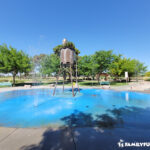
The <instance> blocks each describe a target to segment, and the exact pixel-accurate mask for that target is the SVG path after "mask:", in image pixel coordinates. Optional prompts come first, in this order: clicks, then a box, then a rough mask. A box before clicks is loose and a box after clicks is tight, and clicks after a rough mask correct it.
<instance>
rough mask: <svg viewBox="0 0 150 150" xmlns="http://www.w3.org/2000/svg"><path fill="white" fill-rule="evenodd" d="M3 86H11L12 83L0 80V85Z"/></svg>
mask: <svg viewBox="0 0 150 150" xmlns="http://www.w3.org/2000/svg"><path fill="white" fill-rule="evenodd" d="M3 86H12V83H11V82H0V87H3Z"/></svg>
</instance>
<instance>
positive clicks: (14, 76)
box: [13, 72, 16, 86]
mask: <svg viewBox="0 0 150 150" xmlns="http://www.w3.org/2000/svg"><path fill="white" fill-rule="evenodd" d="M15 78H16V73H15V72H13V86H15V83H16V80H15Z"/></svg>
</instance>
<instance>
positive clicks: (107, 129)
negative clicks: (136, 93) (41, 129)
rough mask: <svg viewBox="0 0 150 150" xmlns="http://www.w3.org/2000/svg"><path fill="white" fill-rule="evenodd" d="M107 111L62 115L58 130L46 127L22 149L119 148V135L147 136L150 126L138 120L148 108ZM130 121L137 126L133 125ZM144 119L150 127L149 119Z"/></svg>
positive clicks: (130, 138) (129, 138)
mask: <svg viewBox="0 0 150 150" xmlns="http://www.w3.org/2000/svg"><path fill="white" fill-rule="evenodd" d="M106 112H107V113H106V114H101V115H96V116H92V114H90V113H84V112H80V111H78V110H75V111H74V113H72V114H71V115H69V116H65V117H63V118H61V120H62V121H63V122H64V126H62V127H60V128H59V129H58V130H52V129H50V128H49V129H47V131H45V133H44V134H43V139H42V141H41V142H40V143H39V144H38V145H30V146H24V147H22V148H21V150H76V149H78V150H101V149H102V150H108V149H109V150H114V149H120V148H119V147H118V144H117V143H118V142H119V141H120V139H122V138H123V139H124V140H127V141H128V142H134V141H139V142H142V141H144V140H149V134H150V130H144V129H143V128H144V126H145V124H144V123H143V124H140V120H141V117H142V120H143V119H146V118H145V117H147V113H148V114H149V113H150V109H143V108H136V107H125V108H114V109H108V110H107V111H106ZM144 112H145V114H144ZM133 114H138V115H137V116H138V117H140V118H136V119H135V116H134V115H133ZM140 114H141V115H140ZM131 120H132V121H131ZM132 122H134V123H135V124H136V123H137V124H139V127H138V128H137V129H136V127H135V126H134V125H135V124H132ZM130 123H131V124H130ZM146 123H147V127H148V128H149V129H150V119H147V122H146ZM128 125H129V126H128ZM139 134H140V136H139ZM128 149H134V148H132V147H129V148H128Z"/></svg>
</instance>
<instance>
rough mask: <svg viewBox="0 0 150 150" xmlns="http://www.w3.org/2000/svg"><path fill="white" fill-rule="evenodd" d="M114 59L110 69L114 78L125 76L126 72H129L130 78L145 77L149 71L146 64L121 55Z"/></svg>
mask: <svg viewBox="0 0 150 150" xmlns="http://www.w3.org/2000/svg"><path fill="white" fill-rule="evenodd" d="M114 58H115V59H114V61H113V62H112V64H111V65H110V68H109V70H110V73H111V74H112V75H113V76H116V77H120V76H124V74H125V72H128V74H129V77H132V76H138V75H143V74H144V73H145V71H146V69H147V67H146V66H145V65H144V63H141V62H139V61H138V60H136V59H130V58H122V57H121V55H119V56H116V57H114Z"/></svg>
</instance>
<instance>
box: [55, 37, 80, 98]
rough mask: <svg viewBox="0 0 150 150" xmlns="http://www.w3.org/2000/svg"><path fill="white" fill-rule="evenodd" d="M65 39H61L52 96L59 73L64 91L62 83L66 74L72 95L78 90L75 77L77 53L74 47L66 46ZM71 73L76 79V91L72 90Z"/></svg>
mask: <svg viewBox="0 0 150 150" xmlns="http://www.w3.org/2000/svg"><path fill="white" fill-rule="evenodd" d="M67 43H68V41H67V39H63V48H62V49H61V50H60V68H59V72H58V75H57V78H56V84H55V87H54V91H53V96H54V95H55V91H56V88H57V84H58V80H59V77H60V75H63V92H64V83H65V80H66V77H67V74H69V75H70V80H71V85H72V96H73V97H74V96H75V95H76V94H77V92H80V89H79V85H78V78H77V74H78V73H77V72H78V68H77V55H76V53H75V49H73V48H70V47H69V46H67ZM73 75H74V76H75V80H76V88H75V89H76V92H75V90H74V84H73Z"/></svg>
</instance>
